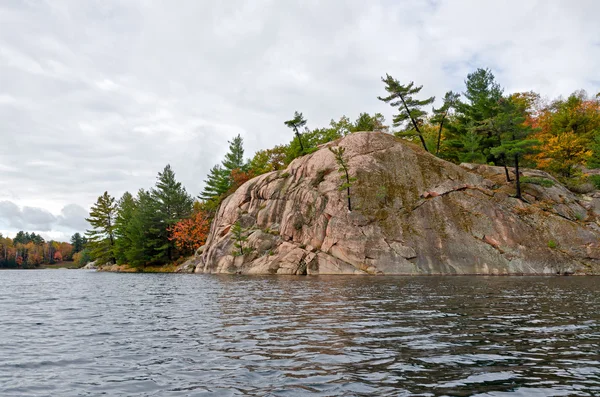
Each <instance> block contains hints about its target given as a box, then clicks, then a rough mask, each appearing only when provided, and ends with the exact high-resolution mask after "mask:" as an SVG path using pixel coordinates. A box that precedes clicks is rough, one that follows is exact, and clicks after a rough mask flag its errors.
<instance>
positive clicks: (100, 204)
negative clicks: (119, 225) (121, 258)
mask: <svg viewBox="0 0 600 397" xmlns="http://www.w3.org/2000/svg"><path fill="white" fill-rule="evenodd" d="M116 210H117V206H116V204H115V198H114V197H111V196H110V195H109V194H108V192H104V194H103V195H102V196H100V197H98V201H96V204H94V205H93V206H92V208H91V210H90V215H89V218H86V221H88V222H89V223H90V225H91V226H92V229H91V230H88V231H86V235H87V236H88V238H89V240H88V244H89V247H90V252H91V255H92V257H93V258H94V259H96V260H97V261H99V263H100V264H104V263H107V262H112V263H116V259H115V255H114V245H115V218H116Z"/></svg>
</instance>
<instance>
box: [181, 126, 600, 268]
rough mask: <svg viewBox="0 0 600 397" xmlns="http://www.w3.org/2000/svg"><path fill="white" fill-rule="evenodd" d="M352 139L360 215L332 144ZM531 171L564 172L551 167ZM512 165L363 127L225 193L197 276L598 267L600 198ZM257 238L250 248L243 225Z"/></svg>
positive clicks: (349, 154)
mask: <svg viewBox="0 0 600 397" xmlns="http://www.w3.org/2000/svg"><path fill="white" fill-rule="evenodd" d="M335 146H342V147H344V148H345V149H346V156H347V158H348V163H349V166H350V170H351V174H352V175H353V176H354V177H356V182H355V183H354V185H353V186H352V190H351V199H352V205H353V208H352V211H348V208H347V200H346V195H345V191H344V192H342V191H340V190H339V186H340V176H339V173H338V171H337V169H338V166H337V164H336V163H335V159H334V156H333V154H332V153H331V152H330V151H329V150H328V149H327V148H328V147H335ZM524 174H525V175H531V176H538V177H544V178H547V179H551V180H553V178H552V177H551V176H549V175H548V174H546V173H543V172H540V171H534V170H531V171H529V170H525V172H524ZM554 182H555V184H554V186H553V187H549V188H545V187H541V186H538V185H533V184H524V185H523V186H524V192H525V199H526V200H527V202H524V201H521V200H518V199H515V198H512V197H511V194H514V186H513V185H512V184H508V183H506V182H505V180H504V170H503V169H502V168H500V167H490V166H482V165H470V164H465V165H463V166H457V165H454V164H451V163H448V162H446V161H444V160H441V159H438V158H436V157H435V156H433V155H430V154H429V153H426V152H425V151H424V150H422V149H421V148H419V147H417V146H415V145H412V144H406V143H402V142H401V141H400V140H399V139H397V138H395V137H394V136H391V135H388V134H383V133H374V132H372V133H366V132H363V133H354V134H351V135H349V136H347V137H345V138H343V139H340V140H338V141H335V142H330V143H328V144H326V145H324V146H323V147H321V148H320V149H319V150H318V151H316V152H314V153H312V154H310V155H306V156H303V157H301V158H298V159H296V160H294V161H293V162H292V163H291V164H290V165H289V167H288V168H287V169H286V170H285V171H277V172H271V173H268V174H264V175H261V176H259V177H257V178H254V179H252V180H250V181H248V182H247V183H245V184H244V185H243V186H242V187H240V188H239V189H238V190H237V191H236V192H235V193H234V194H233V195H231V196H229V197H228V198H227V199H225V200H224V202H223V203H222V205H221V207H220V208H219V211H218V214H217V216H216V217H215V220H214V222H213V225H212V227H211V231H210V235H209V238H208V241H207V244H206V246H205V247H204V248H203V250H201V252H200V253H198V254H197V255H196V256H195V257H193V258H192V259H191V260H190V261H191V262H190V263H187V264H186V268H189V266H190V265H191V264H195V271H196V272H197V273H242V274H290V275H291V274H296V275H299V274H301V275H304V274H308V275H312V274H556V273H576V274H598V273H600V245H599V242H600V227H599V226H598V222H597V219H598V218H597V216H598V212H597V211H598V208H599V207H600V206H599V205H598V203H597V202H596V201H597V200H599V199H598V198H594V197H593V196H589V197H583V196H577V195H575V194H573V193H571V192H570V191H568V190H567V189H566V188H564V187H563V186H561V185H560V184H559V183H558V182H556V181H554ZM238 221H239V223H240V224H241V226H242V228H243V230H244V233H243V235H244V236H245V237H246V238H247V239H246V240H245V241H243V242H242V245H243V247H244V248H245V251H246V252H245V253H244V254H243V255H239V251H240V249H239V247H236V246H235V243H236V238H235V237H234V235H233V233H232V225H233V224H234V223H235V222H238Z"/></svg>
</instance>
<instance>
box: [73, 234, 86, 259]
mask: <svg viewBox="0 0 600 397" xmlns="http://www.w3.org/2000/svg"><path fill="white" fill-rule="evenodd" d="M71 244H72V245H73V253H74V254H75V253H77V252H81V251H83V248H84V238H83V237H82V236H81V234H79V233H75V234H74V235H73V236H71Z"/></svg>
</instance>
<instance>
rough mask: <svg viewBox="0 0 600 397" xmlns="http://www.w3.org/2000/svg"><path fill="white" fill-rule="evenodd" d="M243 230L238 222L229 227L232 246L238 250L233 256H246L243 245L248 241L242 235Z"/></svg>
mask: <svg viewBox="0 0 600 397" xmlns="http://www.w3.org/2000/svg"><path fill="white" fill-rule="evenodd" d="M244 232H245V230H244V229H243V228H242V225H241V223H240V221H239V220H238V221H237V222H236V223H234V224H233V226H232V227H231V233H232V234H233V241H234V243H233V246H234V247H235V248H236V249H238V250H239V253H238V252H235V253H234V256H242V255H244V254H246V248H244V243H245V242H246V240H248V237H247V236H246V235H245V234H244Z"/></svg>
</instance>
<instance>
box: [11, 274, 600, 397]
mask: <svg viewBox="0 0 600 397" xmlns="http://www.w3.org/2000/svg"><path fill="white" fill-rule="evenodd" d="M597 284H598V279H596V278H577V277H566V278H554V277H479V278H477V277H446V278H444V277H325V276H321V277H243V276H193V275H155V274H150V275H136V274H102V273H88V272H75V271H49V272H45V271H39V272H37V271H36V272H2V273H0V395H2V396H7V395H8V396H10V395H15V396H16V395H32V396H36V395H40V396H41V395H49V394H51V395H61V396H70V395H73V396H75V395H98V394H101V393H105V394H108V395H124V396H125V395H128V396H130V395H140V396H142V395H160V396H185V395H193V396H195V395H205V394H204V393H206V395H212V394H214V395H273V396H278V395H306V394H309V393H310V394H315V395H323V396H334V395H336V396H337V395H390V396H398V395H401V396H402V395H405V396H413V395H423V396H437V395H452V396H472V395H478V396H504V395H511V396H512V395H517V396H519V395H522V396H530V395H541V396H546V395H581V396H593V395H598V394H600V355H599V353H598V352H599V350H600V349H599V347H600V346H599V345H600V325H599V322H600V309H599V308H600V305H599V304H600V294H599V293H598V292H599V287H598V286H597Z"/></svg>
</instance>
